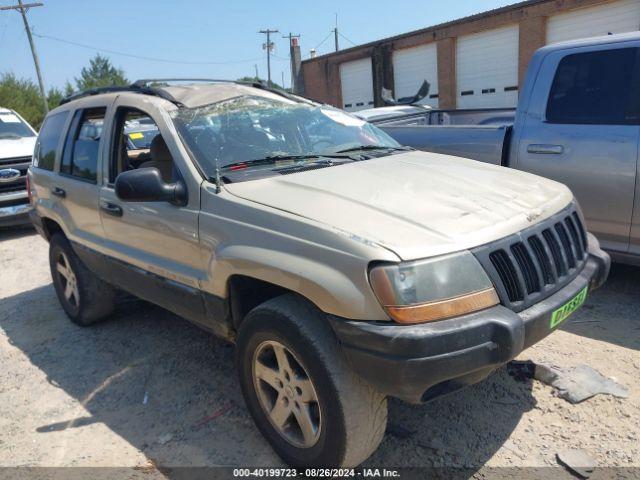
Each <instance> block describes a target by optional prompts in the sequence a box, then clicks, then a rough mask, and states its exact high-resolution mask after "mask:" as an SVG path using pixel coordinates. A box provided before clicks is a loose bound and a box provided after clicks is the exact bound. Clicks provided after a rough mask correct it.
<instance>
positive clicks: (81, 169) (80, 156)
mask: <svg viewBox="0 0 640 480" xmlns="http://www.w3.org/2000/svg"><path fill="white" fill-rule="evenodd" d="M105 113H106V108H104V107H100V108H88V109H86V110H78V111H76V112H75V114H74V115H73V120H72V121H71V127H70V128H69V133H68V134H67V138H66V140H65V144H64V152H63V154H62V163H61V164H60V173H64V174H67V175H71V176H73V177H78V178H82V179H84V180H89V181H91V182H95V181H96V177H97V171H98V150H99V147H100V138H101V137H102V125H103V123H104V116H105Z"/></svg>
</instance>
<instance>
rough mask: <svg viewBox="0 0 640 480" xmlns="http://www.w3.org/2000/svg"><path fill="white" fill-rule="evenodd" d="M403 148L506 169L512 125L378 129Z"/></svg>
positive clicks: (389, 126)
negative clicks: (500, 166) (465, 159)
mask: <svg viewBox="0 0 640 480" xmlns="http://www.w3.org/2000/svg"><path fill="white" fill-rule="evenodd" d="M378 127H380V128H381V129H382V130H384V131H385V132H387V133H388V134H389V135H391V136H392V137H393V138H394V139H396V140H397V141H398V142H399V143H400V144H402V145H406V146H409V147H413V148H416V149H418V150H424V151H427V152H435V153H443V154H446V155H455V156H458V157H465V158H471V159H473V160H479V161H481V162H486V163H492V164H494V165H503V166H506V163H508V162H507V157H506V153H507V152H506V150H508V148H506V147H507V146H508V144H509V136H510V134H511V129H512V126H511V125H378Z"/></svg>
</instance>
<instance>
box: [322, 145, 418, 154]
mask: <svg viewBox="0 0 640 480" xmlns="http://www.w3.org/2000/svg"><path fill="white" fill-rule="evenodd" d="M360 150H393V151H409V150H413V148H411V147H390V146H387V145H358V146H357V147H351V148H345V149H344V150H338V151H337V152H334V153H347V152H358V151H360Z"/></svg>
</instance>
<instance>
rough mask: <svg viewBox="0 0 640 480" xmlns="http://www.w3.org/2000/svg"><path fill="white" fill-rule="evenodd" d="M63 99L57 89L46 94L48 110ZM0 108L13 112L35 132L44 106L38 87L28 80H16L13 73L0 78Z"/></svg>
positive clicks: (38, 126)
mask: <svg viewBox="0 0 640 480" xmlns="http://www.w3.org/2000/svg"><path fill="white" fill-rule="evenodd" d="M63 97H64V95H63V93H62V92H61V91H60V90H59V89H57V88H51V89H50V90H49V93H48V94H47V100H48V102H49V108H55V107H56V106H58V105H59V104H60V100H61V99H62V98H63ZM0 106H2V107H5V108H10V109H12V110H15V111H16V112H18V113H19V114H20V115H22V116H23V117H24V119H25V120H26V121H27V122H29V123H30V124H31V126H32V127H33V128H35V129H36V130H37V129H39V128H40V125H41V124H42V120H43V119H44V106H43V104H42V97H41V96H40V89H39V88H38V85H37V84H36V83H35V82H33V81H32V80H30V79H25V78H18V77H16V76H15V75H14V74H13V73H4V74H2V76H0Z"/></svg>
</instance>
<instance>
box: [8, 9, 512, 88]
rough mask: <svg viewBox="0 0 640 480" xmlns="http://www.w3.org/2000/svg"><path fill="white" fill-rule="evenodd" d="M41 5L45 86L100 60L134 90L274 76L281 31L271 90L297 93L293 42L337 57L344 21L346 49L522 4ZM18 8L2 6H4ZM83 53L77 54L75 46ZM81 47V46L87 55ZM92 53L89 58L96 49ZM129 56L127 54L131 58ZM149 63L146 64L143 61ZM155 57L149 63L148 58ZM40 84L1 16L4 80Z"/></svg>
mask: <svg viewBox="0 0 640 480" xmlns="http://www.w3.org/2000/svg"><path fill="white" fill-rule="evenodd" d="M23 1H24V3H31V2H33V1H40V2H42V3H44V6H43V7H38V8H32V9H30V10H29V13H28V18H29V22H30V24H31V29H32V31H33V33H34V34H35V37H34V40H35V43H36V49H37V52H38V56H39V57H40V63H41V67H42V72H43V77H44V82H45V86H46V87H47V89H48V88H49V87H52V86H55V87H59V88H62V87H63V86H64V84H65V82H66V81H67V80H69V81H71V82H73V79H74V77H77V76H78V75H79V73H80V70H81V68H82V67H83V66H85V65H87V64H88V62H89V59H90V58H92V57H93V56H94V55H95V54H96V53H101V54H103V55H106V56H108V57H109V58H110V60H111V61H112V63H113V64H114V65H116V66H117V67H120V68H122V69H123V70H124V71H125V74H126V75H127V77H128V78H129V79H130V80H135V79H138V78H167V77H171V78H175V77H191V78H195V77H197V78H201V77H204V78H221V79H236V78H239V77H243V76H253V75H255V68H256V67H255V66H256V65H257V68H258V72H259V75H260V77H261V78H266V76H267V66H266V64H267V62H266V53H265V51H264V50H263V49H262V45H263V43H264V42H265V36H264V35H261V34H259V33H258V31H259V30H264V29H267V28H269V29H276V30H280V33H278V34H273V37H272V41H273V42H274V43H275V52H274V57H272V60H273V61H272V66H271V72H272V73H271V75H272V80H273V81H275V82H278V83H282V76H283V74H284V83H285V86H287V87H288V86H289V84H290V75H289V62H288V56H289V48H288V40H287V39H284V38H282V35H284V34H288V33H289V32H291V33H294V34H300V35H302V36H301V38H300V45H301V50H302V57H303V59H305V58H309V50H310V49H312V48H316V49H317V52H318V54H319V55H321V54H324V53H329V52H331V51H333V49H334V44H333V35H332V33H331V30H332V29H333V27H334V24H335V21H336V14H337V18H338V31H339V32H340V34H341V37H340V38H339V42H340V48H347V47H351V46H353V44H356V45H359V44H362V43H367V42H370V41H374V40H378V39H381V38H384V37H389V36H392V35H397V34H400V33H405V32H409V31H411V30H416V29H420V28H425V27H428V26H431V25H436V24H439V23H442V22H446V21H449V20H455V19H457V18H461V17H465V16H468V15H472V14H475V13H480V12H483V11H486V10H490V9H493V8H498V7H502V6H504V5H508V4H511V3H514V1H515V0H506V1H505V0H451V1H446V2H445V1H442V0H391V1H389V0H387V1H382V0H343V1H337V0H323V1H318V0H315V1H310V0H298V1H292V0H281V1H279V0H272V1H271V2H265V1H258V0H235V1H233V2H228V1H225V2H223V1H214V0H209V1H205V0H172V1H165V0H136V1H131V0H129V1H125V0H23ZM16 3H17V0H0V6H5V5H11V4H16ZM72 43H74V44H78V45H73V44H72ZM80 45H82V46H80ZM87 47H90V48H87ZM122 54H127V55H129V56H126V55H122ZM136 57H140V58H136ZM141 57H146V58H141ZM5 72H13V73H15V74H16V75H17V76H19V77H26V78H31V79H33V80H34V81H35V80H36V74H35V68H34V65H33V59H32V57H31V52H30V50H29V43H28V40H27V36H26V33H25V30H24V25H23V23H22V19H21V17H20V14H19V13H18V12H16V11H0V73H5Z"/></svg>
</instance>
